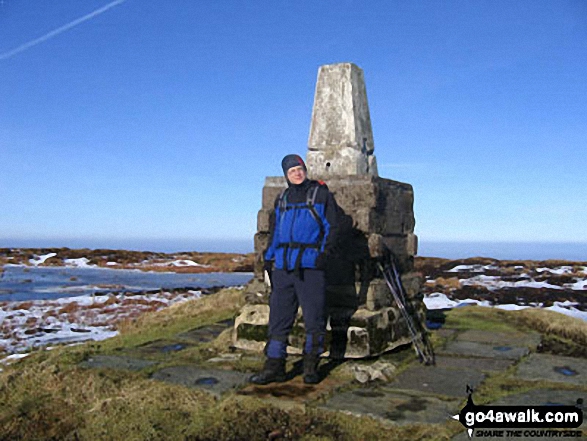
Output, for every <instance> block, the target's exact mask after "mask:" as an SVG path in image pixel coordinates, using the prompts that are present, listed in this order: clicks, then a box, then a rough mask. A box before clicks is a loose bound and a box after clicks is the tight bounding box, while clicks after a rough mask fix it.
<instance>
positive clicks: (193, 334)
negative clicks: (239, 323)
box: [177, 319, 234, 343]
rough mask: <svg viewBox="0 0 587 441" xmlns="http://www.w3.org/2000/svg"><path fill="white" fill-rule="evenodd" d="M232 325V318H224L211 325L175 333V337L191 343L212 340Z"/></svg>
mask: <svg viewBox="0 0 587 441" xmlns="http://www.w3.org/2000/svg"><path fill="white" fill-rule="evenodd" d="M233 326H234V320H232V319H231V320H224V321H221V322H218V323H214V324H212V325H208V326H202V327H199V328H195V329H191V330H189V331H186V332H182V333H181V334H178V335H177V338H179V339H181V340H187V341H190V342H193V343H209V342H211V341H212V340H215V339H216V337H218V336H219V335H220V334H221V333H222V331H224V330H226V329H228V328H232V327H233Z"/></svg>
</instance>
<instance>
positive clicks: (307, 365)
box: [304, 354, 320, 384]
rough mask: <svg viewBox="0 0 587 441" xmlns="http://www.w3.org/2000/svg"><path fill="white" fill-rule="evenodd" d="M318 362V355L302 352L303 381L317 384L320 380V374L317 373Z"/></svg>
mask: <svg viewBox="0 0 587 441" xmlns="http://www.w3.org/2000/svg"><path fill="white" fill-rule="evenodd" d="M319 363H320V356H319V355H314V354H304V383H306V384H317V383H319V382H320V375H318V364H319Z"/></svg>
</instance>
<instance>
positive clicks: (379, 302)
mask: <svg viewBox="0 0 587 441" xmlns="http://www.w3.org/2000/svg"><path fill="white" fill-rule="evenodd" d="M391 305H392V298H391V292H390V291H389V288H388V286H387V284H386V283H385V281H384V280H382V279H375V280H372V281H371V283H369V288H368V289H367V296H366V301H365V307H366V308H367V309H368V310H370V311H376V310H378V309H381V308H385V307H387V306H391Z"/></svg>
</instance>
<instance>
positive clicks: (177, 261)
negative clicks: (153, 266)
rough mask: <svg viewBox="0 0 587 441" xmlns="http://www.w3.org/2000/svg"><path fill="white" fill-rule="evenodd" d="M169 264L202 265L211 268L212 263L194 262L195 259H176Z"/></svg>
mask: <svg viewBox="0 0 587 441" xmlns="http://www.w3.org/2000/svg"><path fill="white" fill-rule="evenodd" d="M169 265H172V266H200V267H202V268H209V267H210V265H202V264H201V263H197V262H194V261H193V260H187V259H184V260H174V261H173V262H169Z"/></svg>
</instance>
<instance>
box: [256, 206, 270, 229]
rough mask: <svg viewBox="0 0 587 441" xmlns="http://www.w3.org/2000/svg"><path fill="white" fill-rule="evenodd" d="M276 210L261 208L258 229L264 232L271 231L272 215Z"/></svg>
mask: <svg viewBox="0 0 587 441" xmlns="http://www.w3.org/2000/svg"><path fill="white" fill-rule="evenodd" d="M273 212H274V210H268V209H264V208H263V209H261V210H259V212H258V213H257V231H258V232H262V233H269V226H270V220H271V215H272V213H273Z"/></svg>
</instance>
